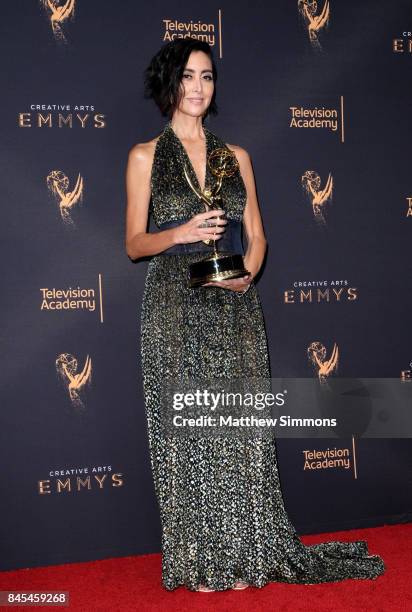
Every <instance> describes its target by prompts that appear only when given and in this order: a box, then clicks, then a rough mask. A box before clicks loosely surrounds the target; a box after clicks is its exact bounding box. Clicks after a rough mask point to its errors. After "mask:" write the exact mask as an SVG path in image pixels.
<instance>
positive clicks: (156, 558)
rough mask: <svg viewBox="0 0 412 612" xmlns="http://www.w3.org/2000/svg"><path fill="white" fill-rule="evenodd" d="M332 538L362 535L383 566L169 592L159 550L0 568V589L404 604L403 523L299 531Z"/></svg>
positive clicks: (239, 602)
mask: <svg viewBox="0 0 412 612" xmlns="http://www.w3.org/2000/svg"><path fill="white" fill-rule="evenodd" d="M333 539H339V540H343V541H349V540H358V539H366V540H367V541H368V544H369V550H370V554H380V555H381V556H382V557H383V559H384V560H385V563H386V567H387V571H386V574H384V575H383V576H380V577H379V578H377V579H376V580H345V581H344V582H335V583H325V584H320V585H313V586H312V585H291V584H281V583H271V584H269V585H267V586H265V587H264V588H262V589H257V588H251V587H249V588H248V589H246V590H245V591H223V592H218V593H192V592H189V591H188V590H187V589H185V588H184V587H181V588H179V589H176V590H175V591H173V592H169V591H166V590H164V589H163V588H162V587H161V584H160V566H161V557H160V555H145V556H135V557H120V558H111V559H105V560H104V561H93V562H88V563H68V564H64V565H55V566H50V567H46V568H36V569H21V570H16V571H11V572H0V590H3V591H4V590H19V589H22V590H26V591H32V590H36V589H37V590H45V591H52V590H62V591H69V593H70V606H69V609H70V610H81V611H84V612H86V611H87V612H92V611H93V612H94V610H116V611H123V610H124V611H129V610H142V611H143V612H146V611H147V612H151V611H156V610H159V611H162V612H163V611H166V612H174V611H175V610H176V611H177V610H179V612H180V611H185V610H202V611H205V612H206V611H213V612H215V611H216V612H223V611H224V612H237V611H242V612H246V611H247V612H254V611H262V612H263V611H264V612H269V611H272V610H273V611H275V610H276V611H277V612H284V611H289V610H290V611H291V612H292V611H293V612H297V611H303V610H305V611H306V610H307V611H310V612H323V611H328V612H350V611H352V610H356V611H359V610H361V611H369V610H370V611H372V610H373V611H374V612H399V611H403V612H407V611H408V612H411V611H412V587H411V585H412V563H411V561H412V555H411V545H412V525H411V524H406V525H392V526H385V527H375V528H373V529H356V530H351V531H341V532H335V533H329V534H325V533H322V534H319V535H316V536H315V535H311V536H302V541H303V542H304V543H305V544H316V543H317V542H322V541H327V540H333ZM3 609H11V608H3ZM14 609H21V610H23V609H27V607H24V608H23V607H18V608H14ZM48 609H50V610H51V609H55V610H58V609H63V610H64V609H67V608H48Z"/></svg>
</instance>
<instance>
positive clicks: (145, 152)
mask: <svg viewBox="0 0 412 612" xmlns="http://www.w3.org/2000/svg"><path fill="white" fill-rule="evenodd" d="M158 140H159V136H156V138H153V140H148V141H147V142H137V143H136V144H134V145H133V146H132V147H131V149H130V150H129V159H131V160H133V161H137V162H140V163H143V164H149V165H151V164H152V162H153V157H154V153H155V148H156V143H157V141H158Z"/></svg>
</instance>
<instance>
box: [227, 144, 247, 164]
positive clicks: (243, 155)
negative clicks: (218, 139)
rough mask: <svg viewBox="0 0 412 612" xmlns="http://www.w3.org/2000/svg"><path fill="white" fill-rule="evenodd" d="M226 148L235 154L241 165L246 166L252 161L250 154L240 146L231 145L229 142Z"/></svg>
mask: <svg viewBox="0 0 412 612" xmlns="http://www.w3.org/2000/svg"><path fill="white" fill-rule="evenodd" d="M226 146H227V147H229V149H230V150H231V151H233V152H234V154H235V155H236V158H237V160H238V162H239V163H240V164H245V163H247V162H248V161H249V160H250V156H249V153H248V152H247V151H246V149H244V148H243V147H240V146H239V145H234V144H229V143H228V142H227V143H226Z"/></svg>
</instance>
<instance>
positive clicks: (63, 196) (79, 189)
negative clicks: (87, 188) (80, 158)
mask: <svg viewBox="0 0 412 612" xmlns="http://www.w3.org/2000/svg"><path fill="white" fill-rule="evenodd" d="M46 183H47V187H48V188H49V191H50V192H51V193H52V194H53V195H54V197H55V198H56V200H57V202H58V204H59V208H60V215H61V218H62V219H63V221H64V222H65V223H70V224H71V225H74V221H73V219H72V218H71V213H72V210H73V207H74V206H75V205H76V204H77V203H78V202H82V200H83V178H82V177H81V176H80V174H79V175H78V177H77V181H76V184H75V186H74V189H72V190H71V191H69V179H68V178H67V176H66V175H65V174H64V172H62V171H61V170H52V172H50V174H49V175H48V176H47V178H46Z"/></svg>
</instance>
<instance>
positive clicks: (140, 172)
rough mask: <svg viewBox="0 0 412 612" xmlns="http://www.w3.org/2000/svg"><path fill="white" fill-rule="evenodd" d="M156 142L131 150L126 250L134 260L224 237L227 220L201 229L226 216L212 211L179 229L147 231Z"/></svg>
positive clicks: (127, 177)
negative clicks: (175, 247)
mask: <svg viewBox="0 0 412 612" xmlns="http://www.w3.org/2000/svg"><path fill="white" fill-rule="evenodd" d="M155 146H156V140H152V141H150V142H145V143H141V144H136V145H134V146H133V147H132V148H131V149H130V151H129V158H128V162H127V169H126V192H127V208H126V239H125V248H126V252H127V254H128V256H129V257H130V258H131V259H139V258H140V257H145V256H148V255H157V254H158V253H161V252H162V251H164V250H166V249H168V248H169V247H171V246H173V245H175V244H180V243H189V242H198V241H199V240H204V239H206V238H215V239H216V240H218V239H219V238H221V237H222V232H223V231H224V229H225V228H224V226H225V225H226V224H227V221H226V220H225V219H222V220H215V223H216V226H214V227H213V226H211V227H199V225H200V224H201V223H203V221H206V220H212V219H214V218H215V217H217V216H219V215H221V214H222V213H223V211H222V210H220V209H219V210H212V211H209V212H204V213H198V214H197V215H194V217H192V219H191V220H190V221H188V222H187V223H184V224H181V225H179V226H177V227H171V228H169V229H164V230H160V231H157V232H147V231H146V230H147V223H148V217H149V204H150V198H151V186H150V176H151V172H152V164H153V157H154V151H155Z"/></svg>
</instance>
